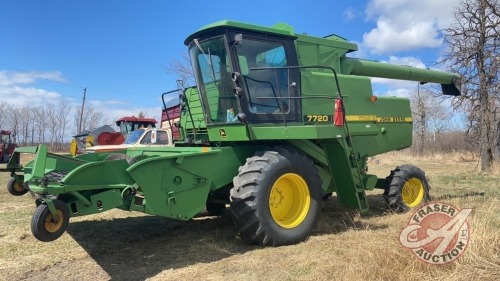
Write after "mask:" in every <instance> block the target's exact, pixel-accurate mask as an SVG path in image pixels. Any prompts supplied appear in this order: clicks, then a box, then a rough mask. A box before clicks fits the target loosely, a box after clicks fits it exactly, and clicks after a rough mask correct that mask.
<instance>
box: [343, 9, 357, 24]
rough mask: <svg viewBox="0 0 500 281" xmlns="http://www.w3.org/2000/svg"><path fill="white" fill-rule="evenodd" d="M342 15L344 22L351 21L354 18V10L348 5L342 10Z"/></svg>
mask: <svg viewBox="0 0 500 281" xmlns="http://www.w3.org/2000/svg"><path fill="white" fill-rule="evenodd" d="M342 17H343V18H344V21H345V22H351V21H352V20H354V19H355V18H356V14H355V11H354V9H353V8H352V7H348V8H347V9H345V10H344V12H343V13H342Z"/></svg>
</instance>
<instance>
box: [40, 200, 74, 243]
mask: <svg viewBox="0 0 500 281" xmlns="http://www.w3.org/2000/svg"><path fill="white" fill-rule="evenodd" d="M52 202H54V206H55V207H56V211H57V215H58V217H59V219H58V220H57V222H55V221H54V219H53V217H52V214H51V213H50V211H49V207H48V206H47V205H46V204H40V205H38V207H36V209H35V213H34V214H33V218H32V219H31V233H33V236H35V238H36V239H38V240H40V241H42V242H50V241H54V240H56V239H57V238H59V237H61V235H63V233H64V231H66V228H68V223H69V210H68V207H67V206H66V204H65V203H64V202H63V201H61V200H58V199H55V200H52Z"/></svg>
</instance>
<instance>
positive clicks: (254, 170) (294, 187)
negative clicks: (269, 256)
mask: <svg viewBox="0 0 500 281" xmlns="http://www.w3.org/2000/svg"><path fill="white" fill-rule="evenodd" d="M233 184H234V187H233V188H232V189H231V213H232V218H233V221H234V223H235V225H236V228H237V230H238V232H239V234H240V238H241V239H242V240H244V241H246V242H247V243H250V244H258V245H262V246H266V245H271V246H281V245H289V244H295V243H298V242H301V241H304V240H305V239H307V238H308V237H309V235H310V234H311V232H312V230H313V229H314V227H315V226H316V224H317V221H318V219H319V217H320V212H321V207H322V201H321V199H322V189H321V178H320V177H319V173H318V170H317V169H316V167H315V166H314V164H313V162H312V161H311V159H309V158H307V157H306V156H305V155H303V154H301V153H299V152H297V151H295V150H293V149H291V148H285V147H275V148H273V149H272V150H269V151H265V152H258V153H256V156H254V157H251V158H248V159H247V161H246V163H245V164H244V165H243V166H241V167H240V169H239V173H238V175H237V176H236V177H235V178H234V179H233Z"/></svg>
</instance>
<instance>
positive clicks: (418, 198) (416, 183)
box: [401, 178, 424, 208]
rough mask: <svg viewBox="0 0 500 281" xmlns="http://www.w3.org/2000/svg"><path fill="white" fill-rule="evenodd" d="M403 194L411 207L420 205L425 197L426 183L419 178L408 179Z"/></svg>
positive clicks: (404, 199)
mask: <svg viewBox="0 0 500 281" xmlns="http://www.w3.org/2000/svg"><path fill="white" fill-rule="evenodd" d="M401 196H402V197H403V202H404V203H405V204H406V205H408V206H409V207H411V208H413V207H416V206H418V205H419V204H420V203H421V202H422V199H423V198H424V184H423V183H422V182H421V181H420V180H419V179H417V178H410V179H408V180H407V181H406V182H405V185H404V186H403V190H402V192H401Z"/></svg>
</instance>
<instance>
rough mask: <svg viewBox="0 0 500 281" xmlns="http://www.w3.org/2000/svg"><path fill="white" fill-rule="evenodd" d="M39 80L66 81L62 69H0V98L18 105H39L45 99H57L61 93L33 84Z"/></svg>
mask: <svg viewBox="0 0 500 281" xmlns="http://www.w3.org/2000/svg"><path fill="white" fill-rule="evenodd" d="M38 80H50V81H54V82H64V81H65V79H64V77H63V76H62V74H61V72H60V71H49V72H40V71H30V72H17V71H7V70H1V71H0V99H1V100H5V101H7V102H8V103H9V104H12V105H16V106H25V105H39V104H42V103H44V102H45V101H55V100H57V99H58V98H60V97H61V94H59V93H58V92H54V91H48V90H45V89H40V88H37V87H34V86H32V84H35V83H36V81H38Z"/></svg>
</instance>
